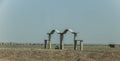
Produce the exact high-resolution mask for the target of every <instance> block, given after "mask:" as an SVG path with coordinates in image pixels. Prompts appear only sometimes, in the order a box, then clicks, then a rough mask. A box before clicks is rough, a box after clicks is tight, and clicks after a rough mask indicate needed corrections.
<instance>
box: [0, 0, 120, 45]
mask: <svg viewBox="0 0 120 61" xmlns="http://www.w3.org/2000/svg"><path fill="white" fill-rule="evenodd" d="M66 28H70V29H73V30H74V31H76V32H79V35H78V39H83V40H84V42H85V43H120V0H0V42H36V43H37V42H39V43H43V42H44V39H47V37H48V35H47V34H46V33H48V32H50V31H51V30H52V29H59V30H60V31H62V32H63V31H64V29H66ZM65 36H66V37H65V43H72V42H73V38H72V36H73V35H71V34H70V33H68V34H66V35H65ZM53 37H54V38H52V40H53V41H54V42H56V43H59V35H57V34H55V35H53Z"/></svg>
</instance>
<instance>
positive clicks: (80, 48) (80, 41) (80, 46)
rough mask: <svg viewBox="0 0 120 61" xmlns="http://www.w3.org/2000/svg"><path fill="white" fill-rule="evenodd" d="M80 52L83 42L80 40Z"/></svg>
mask: <svg viewBox="0 0 120 61" xmlns="http://www.w3.org/2000/svg"><path fill="white" fill-rule="evenodd" d="M80 51H83V40H80Z"/></svg>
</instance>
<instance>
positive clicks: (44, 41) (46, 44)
mask: <svg viewBox="0 0 120 61" xmlns="http://www.w3.org/2000/svg"><path fill="white" fill-rule="evenodd" d="M44 42H45V49H46V48H47V40H44Z"/></svg>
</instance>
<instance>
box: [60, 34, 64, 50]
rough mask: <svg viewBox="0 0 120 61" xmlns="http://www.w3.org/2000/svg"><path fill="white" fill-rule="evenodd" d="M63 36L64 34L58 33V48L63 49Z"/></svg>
mask: <svg viewBox="0 0 120 61" xmlns="http://www.w3.org/2000/svg"><path fill="white" fill-rule="evenodd" d="M63 38H64V34H63V33H60V49H61V50H62V49H64V43H63Z"/></svg>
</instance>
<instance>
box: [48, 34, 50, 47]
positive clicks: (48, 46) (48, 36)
mask: <svg viewBox="0 0 120 61" xmlns="http://www.w3.org/2000/svg"><path fill="white" fill-rule="evenodd" d="M48 41H49V43H48V48H49V49H51V34H48Z"/></svg>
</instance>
